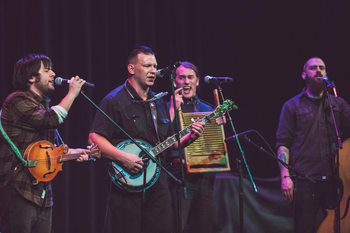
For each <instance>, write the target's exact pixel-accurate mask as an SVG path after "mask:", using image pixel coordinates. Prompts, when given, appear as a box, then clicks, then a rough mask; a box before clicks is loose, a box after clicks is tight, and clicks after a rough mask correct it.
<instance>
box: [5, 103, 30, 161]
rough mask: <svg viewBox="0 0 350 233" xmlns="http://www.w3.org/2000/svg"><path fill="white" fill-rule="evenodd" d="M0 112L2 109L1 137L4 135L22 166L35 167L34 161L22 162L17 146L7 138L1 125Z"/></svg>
mask: <svg viewBox="0 0 350 233" xmlns="http://www.w3.org/2000/svg"><path fill="white" fill-rule="evenodd" d="M1 112H2V109H1V110H0V131H1V133H2V135H4V138H5V139H6V141H7V142H8V144H9V145H10V147H11V148H12V150H13V151H14V152H15V154H16V155H17V157H18V158H19V159H20V160H21V161H22V163H23V164H24V166H25V167H35V166H36V161H35V160H29V161H26V160H24V159H23V157H22V155H21V152H19V150H18V148H17V146H16V145H15V144H14V143H13V142H12V141H11V139H10V138H9V136H8V135H7V133H6V132H5V130H4V128H3V127H2V124H1Z"/></svg>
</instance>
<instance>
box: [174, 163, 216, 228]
mask: <svg viewBox="0 0 350 233" xmlns="http://www.w3.org/2000/svg"><path fill="white" fill-rule="evenodd" d="M169 171H170V172H172V173H173V174H174V175H175V176H176V177H178V179H180V178H181V176H180V174H181V170H180V166H179V165H176V164H173V165H172V167H170V168H169ZM185 172H186V171H185ZM214 181H215V173H201V174H187V175H186V189H187V199H185V198H184V196H183V189H182V188H181V190H180V193H179V191H178V186H177V185H176V183H175V182H174V181H173V180H172V179H170V180H169V190H170V195H171V209H172V219H173V221H172V225H173V231H174V232H180V231H178V197H179V195H180V198H181V222H182V230H181V232H184V233H190V232H191V233H197V232H201V233H210V232H211V223H212V201H213V196H214Z"/></svg>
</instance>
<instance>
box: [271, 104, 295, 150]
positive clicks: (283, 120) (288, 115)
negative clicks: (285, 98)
mask: <svg viewBox="0 0 350 233" xmlns="http://www.w3.org/2000/svg"><path fill="white" fill-rule="evenodd" d="M295 117H296V116H295V111H294V110H293V108H292V105H291V104H288V103H285V104H284V105H283V108H282V111H281V115H280V120H279V125H278V129H277V133H276V141H277V142H276V148H278V147H280V146H285V147H287V148H290V147H291V145H292V143H293V139H294V136H295V122H296V119H295Z"/></svg>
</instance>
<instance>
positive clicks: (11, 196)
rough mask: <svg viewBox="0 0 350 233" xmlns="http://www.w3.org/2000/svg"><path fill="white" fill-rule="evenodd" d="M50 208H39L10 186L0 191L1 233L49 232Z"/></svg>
mask: <svg viewBox="0 0 350 233" xmlns="http://www.w3.org/2000/svg"><path fill="white" fill-rule="evenodd" d="M51 220H52V207H46V208H45V207H39V206H37V205H35V204H34V203H32V202H31V201H29V200H27V199H25V198H24V197H22V195H21V194H19V192H18V191H17V190H16V189H15V188H14V187H12V186H10V185H6V186H4V187H2V188H1V189H0V232H1V233H29V232H31V233H49V232H51Z"/></svg>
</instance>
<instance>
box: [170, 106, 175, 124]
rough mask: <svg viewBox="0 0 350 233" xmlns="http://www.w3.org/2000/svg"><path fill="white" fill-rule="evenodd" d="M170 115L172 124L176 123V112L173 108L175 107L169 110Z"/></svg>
mask: <svg viewBox="0 0 350 233" xmlns="http://www.w3.org/2000/svg"><path fill="white" fill-rule="evenodd" d="M169 115H170V120H171V122H173V121H174V118H175V112H174V108H173V107H171V108H170V109H169Z"/></svg>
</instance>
